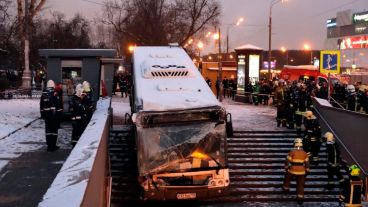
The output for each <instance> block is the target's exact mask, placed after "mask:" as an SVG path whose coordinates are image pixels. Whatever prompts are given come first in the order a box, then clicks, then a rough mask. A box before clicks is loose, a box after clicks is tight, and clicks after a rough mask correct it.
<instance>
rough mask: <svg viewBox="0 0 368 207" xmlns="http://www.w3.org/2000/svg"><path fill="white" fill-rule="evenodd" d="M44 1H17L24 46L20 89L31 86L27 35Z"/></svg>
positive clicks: (19, 25) (20, 31)
mask: <svg viewBox="0 0 368 207" xmlns="http://www.w3.org/2000/svg"><path fill="white" fill-rule="evenodd" d="M45 3H46V0H30V2H28V0H17V10H18V15H17V18H18V28H19V33H20V36H21V41H22V42H21V45H22V46H24V71H23V78H22V79H23V81H22V87H24V88H29V87H30V86H31V76H30V70H29V54H28V53H29V41H28V34H29V33H30V32H31V30H32V21H33V18H34V17H35V16H36V15H37V14H38V13H39V12H40V11H41V9H42V7H43V6H44V4H45Z"/></svg>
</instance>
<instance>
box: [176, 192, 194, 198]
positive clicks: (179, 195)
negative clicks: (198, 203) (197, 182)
mask: <svg viewBox="0 0 368 207" xmlns="http://www.w3.org/2000/svg"><path fill="white" fill-rule="evenodd" d="M196 197H197V194H196V193H178V194H176V198H177V199H193V198H196Z"/></svg>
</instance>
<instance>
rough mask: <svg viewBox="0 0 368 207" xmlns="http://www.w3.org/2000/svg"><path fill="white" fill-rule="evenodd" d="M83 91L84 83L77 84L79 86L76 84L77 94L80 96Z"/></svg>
mask: <svg viewBox="0 0 368 207" xmlns="http://www.w3.org/2000/svg"><path fill="white" fill-rule="evenodd" d="M82 93H83V86H82V84H80V83H79V84H77V86H75V95H76V96H78V97H81V95H82Z"/></svg>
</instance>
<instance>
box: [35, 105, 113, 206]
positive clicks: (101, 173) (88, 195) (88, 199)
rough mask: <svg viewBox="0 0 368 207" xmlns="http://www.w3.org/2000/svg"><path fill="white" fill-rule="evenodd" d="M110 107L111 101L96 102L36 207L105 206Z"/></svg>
mask: <svg viewBox="0 0 368 207" xmlns="http://www.w3.org/2000/svg"><path fill="white" fill-rule="evenodd" d="M110 104H111V99H110V98H108V99H100V100H99V101H98V102H97V109H96V111H95V112H94V114H93V116H92V119H91V121H90V123H89V124H88V126H87V128H86V130H85V131H84V133H83V134H82V136H81V138H80V139H79V141H78V143H77V145H76V146H75V147H74V149H73V151H72V152H71V153H70V155H69V157H68V159H67V160H66V162H65V163H64V165H63V167H62V168H61V170H60V172H59V174H58V175H57V176H56V178H55V180H54V181H53V183H52V185H51V187H50V188H49V189H48V190H47V192H46V194H45V195H44V196H43V200H42V201H41V202H40V203H39V206H41V207H43V206H44V207H49V206H53V207H55V206H60V207H65V206H107V205H106V203H107V198H106V197H107V196H106V195H107V193H106V189H107V188H106V186H107V179H106V178H107V141H108V136H109V120H110V119H109V107H110Z"/></svg>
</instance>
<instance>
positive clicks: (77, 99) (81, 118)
mask: <svg viewBox="0 0 368 207" xmlns="http://www.w3.org/2000/svg"><path fill="white" fill-rule="evenodd" d="M84 96H85V94H83V87H82V85H81V84H78V85H77V86H76V89H75V94H74V96H73V98H72V109H73V111H72V126H73V131H72V145H73V147H74V146H75V145H76V144H77V142H78V140H79V138H80V136H81V135H82V133H83V131H84V129H85V126H86V122H87V112H86V109H85V107H84V105H83V98H84Z"/></svg>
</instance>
